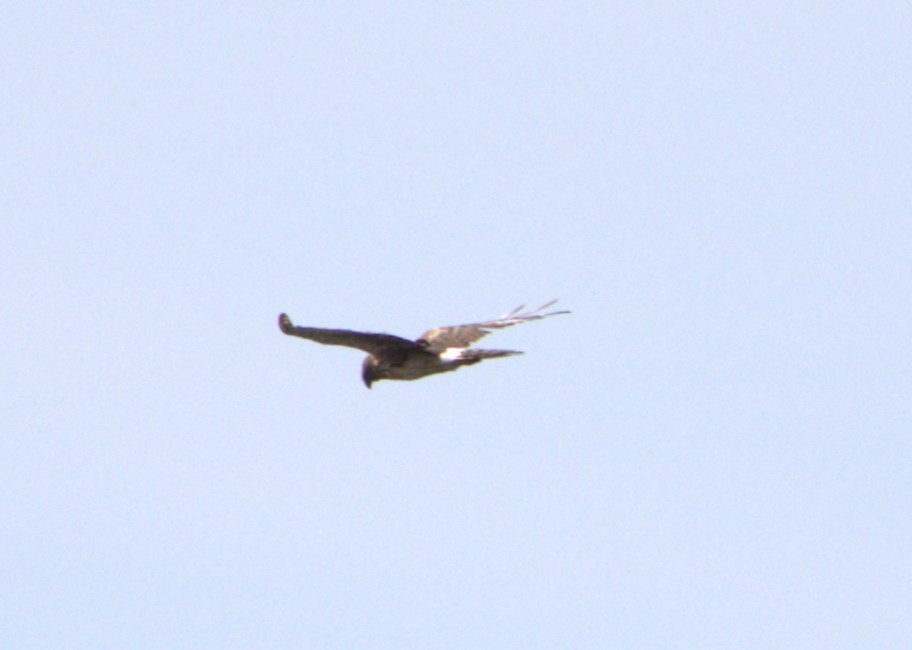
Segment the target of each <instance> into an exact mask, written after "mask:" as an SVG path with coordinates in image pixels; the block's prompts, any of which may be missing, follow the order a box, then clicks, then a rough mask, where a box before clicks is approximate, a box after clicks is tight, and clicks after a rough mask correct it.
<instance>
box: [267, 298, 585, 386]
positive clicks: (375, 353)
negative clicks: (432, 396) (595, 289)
mask: <svg viewBox="0 0 912 650" xmlns="http://www.w3.org/2000/svg"><path fill="white" fill-rule="evenodd" d="M555 302H557V301H556V300H552V301H551V302H549V303H548V304H546V305H542V306H541V307H539V308H538V309H533V310H531V311H526V312H524V311H522V310H523V308H524V307H525V306H524V305H523V306H520V307H517V308H516V309H514V310H513V311H511V312H510V313H509V314H505V315H504V316H501V317H500V318H496V319H494V320H489V321H485V322H483V323H469V324H468V325H451V326H447V327H437V328H435V329H432V330H429V331H427V332H425V333H424V334H422V335H421V336H420V337H418V338H417V339H415V340H414V341H410V340H408V339H404V338H400V337H398V336H393V335H392V334H372V333H370V332H353V331H352V330H333V329H321V328H317V327H299V326H297V325H295V324H294V323H292V322H291V319H290V318H288V316H286V315H285V314H280V315H279V328H280V329H281V330H282V331H283V332H284V333H285V334H288V335H289V336H299V337H301V338H302V339H309V340H311V341H316V342H317V343H322V344H324V345H344V346H345V347H349V348H356V349H358V350H363V351H365V352H367V354H368V356H367V357H366V358H365V359H364V363H363V365H362V366H361V378H362V379H363V380H364V384H365V385H366V386H367V387H368V388H370V387H371V384H372V383H373V382H375V381H379V380H381V379H403V380H411V379H421V378H422V377H427V376H428V375H436V374H437V373H440V372H450V371H452V370H456V369H458V368H461V367H462V366H470V365H473V364H476V363H478V362H479V361H483V360H484V359H497V358H499V357H509V356H512V355H514V354H522V352H518V351H515V350H472V349H470V348H469V346H470V345H472V343H475V342H476V341H478V340H480V339H482V338H484V337H485V336H487V335H488V334H490V333H491V330H499V329H503V328H505V327H512V326H513V325H518V324H519V323H525V322H528V321H531V320H540V319H542V318H547V317H548V316H556V315H558V314H569V313H570V312H568V311H552V312H549V313H547V314H543V313H542V312H543V311H544V310H545V309H547V308H548V307H550V306H551V305H553V304H554V303H555Z"/></svg>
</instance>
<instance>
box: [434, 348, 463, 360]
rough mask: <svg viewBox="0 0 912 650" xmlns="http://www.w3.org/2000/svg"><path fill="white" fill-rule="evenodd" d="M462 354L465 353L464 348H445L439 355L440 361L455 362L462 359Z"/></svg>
mask: <svg viewBox="0 0 912 650" xmlns="http://www.w3.org/2000/svg"><path fill="white" fill-rule="evenodd" d="M463 352H465V348H447V349H446V350H444V351H443V352H441V353H440V359H441V360H442V361H455V360H456V359H461V358H462V353H463Z"/></svg>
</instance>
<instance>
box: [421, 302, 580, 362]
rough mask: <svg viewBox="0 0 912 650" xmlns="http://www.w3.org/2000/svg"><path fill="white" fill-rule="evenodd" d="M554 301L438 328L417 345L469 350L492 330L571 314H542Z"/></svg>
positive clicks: (564, 312)
mask: <svg viewBox="0 0 912 650" xmlns="http://www.w3.org/2000/svg"><path fill="white" fill-rule="evenodd" d="M556 302H557V300H552V301H551V302H549V303H548V304H546V305H542V306H541V307H539V308H538V309H532V310H530V311H526V312H524V311H522V310H523V309H525V305H520V306H519V307H517V308H516V309H514V310H513V311H511V312H510V313H509V314H504V315H503V316H501V317H500V318H495V319H494V320H489V321H485V322H483V323H469V324H468V325H450V326H447V327H438V328H436V329H432V330H430V331H427V332H425V333H424V334H422V335H421V336H420V337H419V338H418V340H417V341H416V343H418V344H420V345H422V346H424V349H426V350H428V351H429V352H443V351H444V350H446V349H447V348H467V347H469V346H470V345H472V344H473V343H475V342H476V341H478V340H480V339H482V338H484V337H485V336H487V335H488V334H490V333H491V330H500V329H503V328H505V327H512V326H514V325H519V324H520V323H527V322H529V321H531V320H540V319H542V318H547V317H548V316H557V315H558V314H569V313H570V312H569V311H552V312H548V313H546V314H543V313H542V312H543V311H544V310H546V309H547V308H548V307H550V306H551V305H553V304H554V303H556Z"/></svg>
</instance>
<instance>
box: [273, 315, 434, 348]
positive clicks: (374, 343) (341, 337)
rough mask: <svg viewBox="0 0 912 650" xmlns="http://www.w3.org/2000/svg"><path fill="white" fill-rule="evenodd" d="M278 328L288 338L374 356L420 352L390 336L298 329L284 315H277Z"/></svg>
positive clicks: (308, 328) (405, 342) (399, 338)
mask: <svg viewBox="0 0 912 650" xmlns="http://www.w3.org/2000/svg"><path fill="white" fill-rule="evenodd" d="M279 328H280V329H281V330H282V331H283V332H284V333H285V334H288V335H289V336H298V337H300V338H302V339H308V340H309V341H316V342H317V343H322V344H323V345H343V346H345V347H348V348H355V349H358V350H364V351H365V352H367V353H368V354H373V355H374V356H385V355H390V354H397V355H401V354H403V353H406V352H409V351H411V350H422V349H423V348H421V347H420V346H419V345H418V344H416V343H415V342H414V341H409V340H408V339H404V338H401V337H399V336H393V335H392V334H373V333H371V332H354V331H352V330H332V329H323V328H319V327H299V326H297V325H295V324H294V323H292V322H291V319H290V318H289V317H288V316H286V315H285V314H279Z"/></svg>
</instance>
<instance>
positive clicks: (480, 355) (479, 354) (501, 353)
mask: <svg viewBox="0 0 912 650" xmlns="http://www.w3.org/2000/svg"><path fill="white" fill-rule="evenodd" d="M515 354H522V352H520V351H519V350H465V351H463V353H462V354H461V355H460V358H461V359H464V360H466V361H481V360H482V359H499V358H500V357H512V356H513V355H515Z"/></svg>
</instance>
